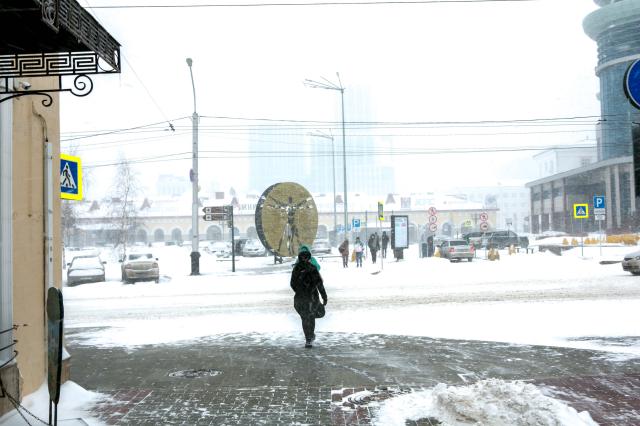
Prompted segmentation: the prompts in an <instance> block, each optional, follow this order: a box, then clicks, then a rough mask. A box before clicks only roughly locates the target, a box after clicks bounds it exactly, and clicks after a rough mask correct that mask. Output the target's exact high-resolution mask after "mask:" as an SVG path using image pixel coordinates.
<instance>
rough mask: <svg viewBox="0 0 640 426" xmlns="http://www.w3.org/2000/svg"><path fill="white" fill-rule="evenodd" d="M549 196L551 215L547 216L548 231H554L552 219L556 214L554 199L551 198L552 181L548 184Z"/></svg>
mask: <svg viewBox="0 0 640 426" xmlns="http://www.w3.org/2000/svg"><path fill="white" fill-rule="evenodd" d="M549 186H550V188H549V191H550V193H549V196H550V197H551V213H550V214H549V231H554V230H555V227H554V226H553V218H554V216H555V214H556V197H554V196H553V181H551V183H550V184H549Z"/></svg>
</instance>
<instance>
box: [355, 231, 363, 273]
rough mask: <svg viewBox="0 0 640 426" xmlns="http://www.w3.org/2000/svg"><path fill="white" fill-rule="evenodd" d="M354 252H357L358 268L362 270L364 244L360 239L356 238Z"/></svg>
mask: <svg viewBox="0 0 640 426" xmlns="http://www.w3.org/2000/svg"><path fill="white" fill-rule="evenodd" d="M353 247H354V249H353V250H354V251H355V252H356V268H362V256H364V244H362V241H360V237H356V242H355V243H354V244H353Z"/></svg>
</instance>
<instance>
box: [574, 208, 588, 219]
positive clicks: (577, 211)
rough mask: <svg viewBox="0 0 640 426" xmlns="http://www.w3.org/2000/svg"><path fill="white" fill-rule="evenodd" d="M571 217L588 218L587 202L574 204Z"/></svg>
mask: <svg viewBox="0 0 640 426" xmlns="http://www.w3.org/2000/svg"><path fill="white" fill-rule="evenodd" d="M573 217H574V219H589V204H574V205H573Z"/></svg>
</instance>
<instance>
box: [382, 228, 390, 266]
mask: <svg viewBox="0 0 640 426" xmlns="http://www.w3.org/2000/svg"><path fill="white" fill-rule="evenodd" d="M388 245H389V236H388V235H387V231H382V257H383V258H384V259H386V258H387V246H388Z"/></svg>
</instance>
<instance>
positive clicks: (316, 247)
mask: <svg viewBox="0 0 640 426" xmlns="http://www.w3.org/2000/svg"><path fill="white" fill-rule="evenodd" d="M311 253H313V254H321V253H322V254H330V253H331V244H330V243H329V240H326V239H318V240H315V241H314V242H313V244H312V245H311Z"/></svg>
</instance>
